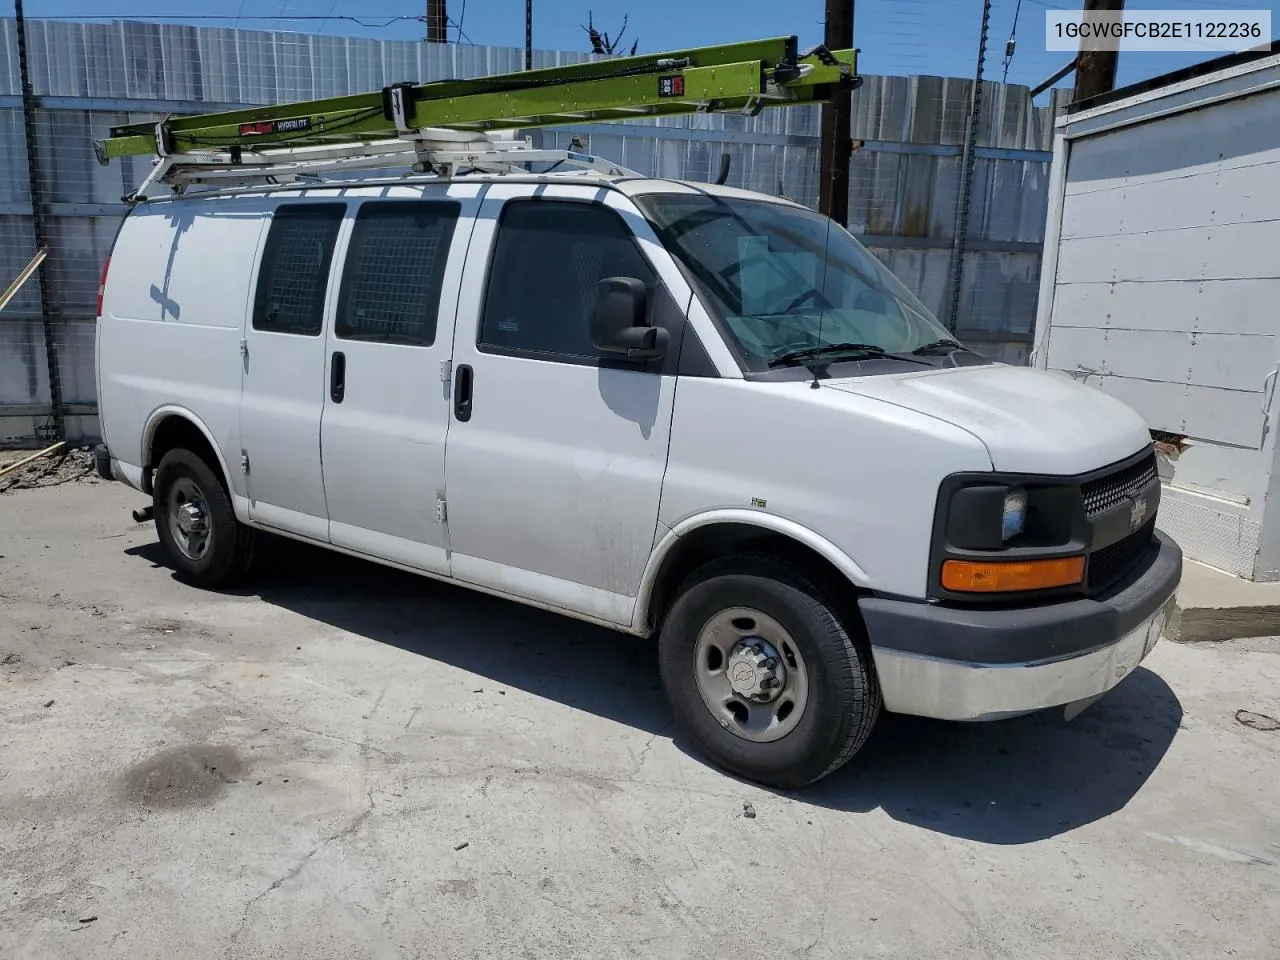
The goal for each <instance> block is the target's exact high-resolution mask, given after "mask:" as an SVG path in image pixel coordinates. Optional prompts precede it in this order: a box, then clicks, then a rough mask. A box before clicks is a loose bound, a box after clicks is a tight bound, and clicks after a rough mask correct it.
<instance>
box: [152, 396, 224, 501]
mask: <svg viewBox="0 0 1280 960" xmlns="http://www.w3.org/2000/svg"><path fill="white" fill-rule="evenodd" d="M179 448H181V449H183V450H190V451H191V452H192V453H194V454H196V455H197V456H198V457H200V459H201V460H203V461H204V462H205V463H207V464H208V465H209V469H210V470H212V471H213V473H214V475H215V476H216V477H218V479H220V480H221V481H222V483H223V486H226V483H227V480H226V477H224V476H223V475H222V465H221V464H220V463H219V462H218V454H217V451H215V450H214V449H213V444H211V443H210V442H209V440H208V439H207V438H206V437H205V435H204V433H203V432H202V431H201V430H200V428H199V427H197V426H196V425H195V424H194V423H192V422H191V421H190V420H188V419H187V418H186V417H183V416H179V415H178V414H172V415H170V416H167V417H165V418H164V419H163V420H161V421H160V424H159V425H158V426H157V427H156V429H155V433H153V434H152V436H151V449H150V450H148V451H147V457H146V464H145V465H144V469H143V482H144V484H145V487H146V491H145V492H147V493H150V492H151V489H150V488H151V478H152V476H153V475H154V474H155V469H156V467H157V466H159V464H160V461H161V460H163V459H164V455H165V454H166V453H168V452H169V451H170V450H177V449H179Z"/></svg>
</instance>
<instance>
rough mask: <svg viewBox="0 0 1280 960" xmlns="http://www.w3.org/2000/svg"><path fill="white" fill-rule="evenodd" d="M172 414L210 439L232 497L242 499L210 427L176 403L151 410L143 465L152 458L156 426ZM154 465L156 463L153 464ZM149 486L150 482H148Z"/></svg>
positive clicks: (143, 452)
mask: <svg viewBox="0 0 1280 960" xmlns="http://www.w3.org/2000/svg"><path fill="white" fill-rule="evenodd" d="M170 416H179V417H182V418H183V419H184V420H187V421H189V422H191V423H192V424H193V425H194V426H195V428H196V429H197V430H199V431H200V432H201V433H202V434H204V438H205V440H207V441H209V446H210V447H211V448H212V449H213V455H214V456H215V457H217V458H218V468H219V469H220V470H221V471H222V476H223V477H224V478H226V481H227V486H228V487H230V488H231V499H232V501H233V502H234V501H235V500H237V499H240V496H239V494H238V493H237V492H236V489H235V483H234V481H233V480H232V474H231V471H230V470H228V469H227V460H226V457H224V456H223V455H222V447H221V445H219V443H218V441H217V440H215V439H214V438H213V434H212V432H210V430H209V427H208V426H207V425H206V424H205V422H204V421H203V420H201V419H200V418H199V417H198V416H196V415H195V414H194V413H192V412H191V411H190V410H189V409H187V408H186V407H184V406H181V405H179V404H176V403H166V404H163V405H162V406H159V407H156V409H154V410H152V411H151V415H150V416H149V417H147V425H146V427H145V428H143V431H142V466H143V467H144V468H145V467H146V465H147V461H149V460H150V459H151V444H152V441H154V440H155V436H156V428H157V427H159V426H160V423H161V421H162V420H164V419H165V418H166V417H170ZM153 466H154V465H153ZM148 486H149V484H148Z"/></svg>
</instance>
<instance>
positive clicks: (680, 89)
mask: <svg viewBox="0 0 1280 960" xmlns="http://www.w3.org/2000/svg"><path fill="white" fill-rule="evenodd" d="M658 96H660V97H683V96H684V74H682V73H680V74H676V75H675V76H674V77H659V78H658Z"/></svg>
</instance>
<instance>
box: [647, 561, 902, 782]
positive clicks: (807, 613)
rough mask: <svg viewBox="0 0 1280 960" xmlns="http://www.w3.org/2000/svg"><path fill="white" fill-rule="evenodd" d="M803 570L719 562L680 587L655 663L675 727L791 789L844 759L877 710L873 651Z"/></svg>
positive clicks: (734, 765)
mask: <svg viewBox="0 0 1280 960" xmlns="http://www.w3.org/2000/svg"><path fill="white" fill-rule="evenodd" d="M851 629H856V624H846V623H845V622H844V621H842V619H841V617H840V616H839V615H838V614H837V612H836V609H835V608H834V606H833V605H832V604H831V603H830V601H829V600H828V599H827V598H826V597H825V596H824V595H823V593H822V591H820V590H819V589H818V588H817V587H816V586H815V585H814V584H813V583H812V582H810V581H809V579H808V578H807V577H805V576H804V575H803V573H802V572H800V571H799V570H797V569H796V568H794V567H792V566H790V565H788V564H784V563H781V562H779V561H776V560H772V559H770V558H766V557H759V558H754V557H753V558H746V559H743V558H731V559H729V560H717V561H714V562H712V563H710V564H708V565H706V566H705V567H703V568H702V569H701V570H699V571H698V572H697V573H695V574H694V575H693V576H692V577H691V578H690V580H689V581H688V582H687V584H686V586H685V587H684V588H683V589H682V590H681V592H680V595H679V596H678V597H677V599H676V601H675V603H674V605H673V606H672V608H671V611H670V613H669V614H668V616H667V618H666V621H665V622H664V623H663V626H662V632H661V635H660V636H659V640H658V658H659V666H660V670H661V673H662V682H663V686H664V687H665V689H666V691H667V697H668V699H669V700H670V702H671V708H672V711H673V712H674V714H675V718H676V721H677V723H678V724H679V726H680V727H681V728H682V729H683V731H684V732H685V733H687V734H688V735H689V736H690V737H691V738H692V739H693V740H694V741H695V742H696V743H697V744H698V745H699V746H700V747H701V748H702V750H704V751H705V752H706V754H707V755H708V757H710V758H711V760H712V761H713V762H715V763H716V764H718V765H720V766H722V767H724V768H725V769H727V770H730V771H732V772H733V773H737V774H739V775H741V776H743V777H746V778H748V779H750V780H755V781H757V782H760V783H763V784H767V785H769V786H773V787H778V788H783V789H792V788H796V787H801V786H804V785H806V784H809V783H812V782H814V781H815V780H819V779H821V778H822V777H825V776H826V775H827V774H829V773H832V772H834V771H835V770H837V769H838V768H839V767H841V766H842V765H843V764H845V763H846V762H847V761H848V760H849V759H850V758H851V757H852V756H853V755H854V754H855V753H856V752H857V751H858V749H859V748H861V746H862V745H863V744H864V743H865V742H866V740H867V737H868V736H870V734H871V729H872V727H873V726H874V725H875V722H876V719H877V718H878V717H879V715H880V707H881V699H880V688H879V685H878V684H877V683H876V677H875V671H874V668H873V666H872V664H871V660H870V652H869V650H868V648H867V645H866V644H865V643H862V642H861V638H860V637H857V636H856V635H855V634H852V633H851V632H850V631H851Z"/></svg>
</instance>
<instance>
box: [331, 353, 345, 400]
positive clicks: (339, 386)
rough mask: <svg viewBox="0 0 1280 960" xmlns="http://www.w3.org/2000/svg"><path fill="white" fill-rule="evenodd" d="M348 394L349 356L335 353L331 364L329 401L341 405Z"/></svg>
mask: <svg viewBox="0 0 1280 960" xmlns="http://www.w3.org/2000/svg"><path fill="white" fill-rule="evenodd" d="M346 393H347V355H346V354H345V353H342V352H341V351H334V354H333V359H332V360H330V362H329V399H330V400H332V401H333V402H334V403H341V402H342V398H343V397H344V396H346Z"/></svg>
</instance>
